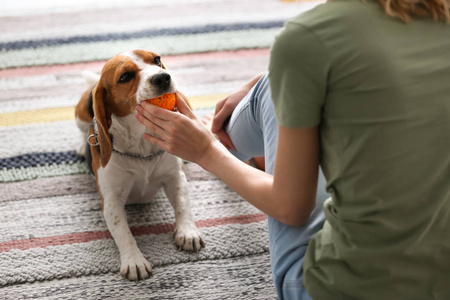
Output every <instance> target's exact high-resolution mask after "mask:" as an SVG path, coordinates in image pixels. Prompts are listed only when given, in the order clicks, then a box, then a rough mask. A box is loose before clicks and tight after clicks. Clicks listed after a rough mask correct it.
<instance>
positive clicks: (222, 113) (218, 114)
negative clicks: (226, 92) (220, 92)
mask: <svg viewBox="0 0 450 300" xmlns="http://www.w3.org/2000/svg"><path fill="white" fill-rule="evenodd" d="M227 99H228V97H227V98H225V99H223V100H221V101H219V102H218V103H217V104H216V111H215V113H214V118H213V121H212V126H211V131H212V132H213V133H215V134H217V133H218V132H219V131H220V130H221V129H222V128H223V125H224V123H225V120H226V119H228V118H229V117H230V115H231V113H228V112H227V111H226V110H225V109H224V108H225V104H226V102H227Z"/></svg>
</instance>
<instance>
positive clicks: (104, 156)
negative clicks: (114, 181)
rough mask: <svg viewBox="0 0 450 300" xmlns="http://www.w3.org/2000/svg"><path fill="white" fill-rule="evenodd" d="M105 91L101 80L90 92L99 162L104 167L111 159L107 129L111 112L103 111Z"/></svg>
mask: <svg viewBox="0 0 450 300" xmlns="http://www.w3.org/2000/svg"><path fill="white" fill-rule="evenodd" d="M106 94H107V91H106V89H105V88H104V87H103V85H102V83H101V80H100V81H99V82H98V83H97V86H96V87H95V88H94V90H93V91H92V96H93V97H92V98H93V101H92V102H93V108H94V115H95V119H96V120H97V127H98V136H97V141H98V144H99V146H100V162H101V165H102V167H105V166H106V164H107V163H108V162H109V159H110V158H111V150H112V146H111V136H110V135H109V131H108V129H109V127H110V126H111V112H110V111H108V110H107V109H105V101H106V96H107V95H106Z"/></svg>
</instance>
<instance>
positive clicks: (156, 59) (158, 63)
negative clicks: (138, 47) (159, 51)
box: [153, 56, 162, 68]
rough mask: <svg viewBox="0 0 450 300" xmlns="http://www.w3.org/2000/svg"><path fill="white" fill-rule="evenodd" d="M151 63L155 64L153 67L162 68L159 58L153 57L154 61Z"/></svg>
mask: <svg viewBox="0 0 450 300" xmlns="http://www.w3.org/2000/svg"><path fill="white" fill-rule="evenodd" d="M153 63H154V64H155V65H157V66H158V67H160V68H161V67H162V64H161V56H157V57H155V58H154V59H153Z"/></svg>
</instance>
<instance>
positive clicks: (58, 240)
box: [0, 214, 267, 252]
mask: <svg viewBox="0 0 450 300" xmlns="http://www.w3.org/2000/svg"><path fill="white" fill-rule="evenodd" d="M266 219H267V216H266V215H265V214H250V215H241V216H233V217H224V218H217V219H208V220H200V221H197V222H195V224H197V227H199V228H202V227H216V226H221V225H229V224H250V223H256V222H261V221H264V220H266ZM174 229H175V224H158V225H148V226H140V227H132V228H131V232H132V233H133V236H141V235H150V234H164V233H169V232H173V230H174ZM101 239H112V237H111V234H110V233H109V231H108V230H105V231H88V232H79V233H71V234H64V235H57V236H49V237H42V238H33V239H26V240H15V241H8V242H2V243H0V252H8V251H10V250H12V249H18V250H27V249H31V248H46V247H49V246H61V245H67V244H69V245H71V244H75V243H88V242H92V241H96V240H101Z"/></svg>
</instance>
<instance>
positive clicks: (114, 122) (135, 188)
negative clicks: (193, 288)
mask: <svg viewBox="0 0 450 300" xmlns="http://www.w3.org/2000/svg"><path fill="white" fill-rule="evenodd" d="M176 91H177V86H176V83H175V80H174V78H173V76H172V75H171V74H170V73H169V72H168V71H167V69H166V67H165V66H164V64H163V63H162V62H161V58H160V56H158V54H156V53H154V52H150V51H146V50H133V51H129V52H125V53H122V54H119V55H117V56H115V57H113V58H112V59H110V60H109V61H107V62H106V64H105V65H104V67H103V69H102V72H101V75H100V79H99V80H98V82H97V83H96V84H95V85H93V86H92V87H91V88H90V89H88V90H87V91H86V92H85V93H84V94H83V95H82V97H81V100H80V101H79V103H78V105H77V106H76V108H75V115H76V123H77V126H78V127H79V128H80V130H81V132H82V135H83V141H82V144H81V146H80V148H79V149H78V151H77V153H78V154H79V155H82V156H86V160H87V162H88V164H89V167H90V168H91V171H92V173H93V174H94V176H95V179H96V182H97V189H98V191H99V193H100V195H101V199H102V211H103V215H104V218H105V220H106V224H107V226H108V229H109V231H110V232H111V235H112V237H113V239H114V241H115V243H116V245H117V247H118V248H119V252H120V259H121V266H120V273H121V274H122V275H123V276H124V277H125V278H128V279H130V280H139V279H145V278H148V277H149V276H151V275H152V272H151V265H150V263H149V262H148V261H147V260H146V258H145V257H144V255H143V254H142V253H141V251H140V250H139V249H138V247H137V244H136V241H135V239H134V237H133V235H132V234H131V231H130V228H129V227H128V223H127V216H126V213H125V209H124V207H125V205H126V204H130V203H148V202H151V201H152V199H153V197H154V195H155V194H156V193H157V192H158V190H159V189H160V188H161V187H162V188H164V191H165V193H166V195H167V197H168V199H169V201H170V203H171V205H172V207H173V209H174V212H175V221H176V227H175V231H174V238H175V242H176V244H177V245H178V246H179V247H180V249H184V250H187V251H198V250H200V249H201V248H202V247H204V246H205V243H204V241H203V238H202V235H201V233H200V231H199V230H198V229H197V227H196V225H195V222H194V220H193V218H192V213H191V209H190V204H189V197H188V183H187V180H186V176H185V174H184V171H183V167H182V166H183V162H182V160H181V159H180V158H178V157H176V156H173V155H171V154H169V153H167V152H164V150H162V149H161V148H159V147H158V146H156V145H153V144H151V143H149V142H148V141H147V140H145V139H144V137H143V135H144V133H150V132H149V131H148V129H146V127H145V126H144V125H142V124H141V123H140V122H139V121H138V120H137V119H136V116H135V114H136V109H135V107H136V105H137V104H139V103H141V102H142V101H145V100H147V99H151V98H155V97H158V96H161V95H163V94H164V93H174V92H176ZM86 141H87V143H86Z"/></svg>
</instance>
